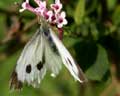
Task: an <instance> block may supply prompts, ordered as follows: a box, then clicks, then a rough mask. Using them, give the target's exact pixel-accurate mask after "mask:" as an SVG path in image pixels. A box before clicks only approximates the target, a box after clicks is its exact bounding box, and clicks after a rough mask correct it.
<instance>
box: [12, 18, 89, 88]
mask: <svg viewBox="0 0 120 96" xmlns="http://www.w3.org/2000/svg"><path fill="white" fill-rule="evenodd" d="M62 63H63V64H64V65H65V67H66V68H67V69H68V70H69V72H70V73H71V75H72V76H73V77H74V79H75V80H78V81H79V82H84V81H86V80H87V79H86V78H85V76H84V74H83V72H82V70H81V68H80V67H79V66H78V65H77V64H76V62H75V60H74V59H73V58H72V56H71V54H70V53H69V52H68V50H67V49H66V48H65V46H64V45H63V43H62V42H61V40H60V39H59V38H58V37H57V35H56V34H55V32H54V31H53V29H52V28H51V26H50V25H49V24H48V23H47V22H46V20H44V19H41V25H40V28H39V29H38V30H37V32H36V33H35V34H34V35H33V37H32V38H31V40H30V41H29V42H28V43H27V44H26V45H25V47H24V49H23V51H22V53H21V55H20V57H19V59H18V61H17V64H16V67H15V69H14V71H13V73H12V75H11V79H10V89H21V88H22V87H23V83H27V84H29V85H32V86H33V87H39V84H40V82H41V80H42V79H43V78H44V76H45V74H46V72H47V70H49V71H50V72H51V76H53V77H55V76H56V75H58V74H59V71H60V70H61V66H62Z"/></svg>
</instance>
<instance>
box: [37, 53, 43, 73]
mask: <svg viewBox="0 0 120 96" xmlns="http://www.w3.org/2000/svg"><path fill="white" fill-rule="evenodd" d="M44 64H45V53H44V52H43V56H42V61H40V62H39V63H38V64H37V66H36V67H37V69H38V70H39V71H40V70H41V69H42V68H43V65H44Z"/></svg>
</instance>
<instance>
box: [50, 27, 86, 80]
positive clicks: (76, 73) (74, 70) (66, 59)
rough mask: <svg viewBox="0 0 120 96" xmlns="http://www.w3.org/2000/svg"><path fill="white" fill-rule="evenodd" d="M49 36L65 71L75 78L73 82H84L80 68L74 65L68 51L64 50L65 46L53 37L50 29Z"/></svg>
mask: <svg viewBox="0 0 120 96" xmlns="http://www.w3.org/2000/svg"><path fill="white" fill-rule="evenodd" d="M50 35H51V37H52V39H53V42H54V43H55V45H56V47H57V49H58V51H59V54H60V56H61V58H62V61H63V63H64V65H65V66H66V67H67V69H68V70H69V71H70V73H71V75H72V76H73V77H74V78H75V80H78V81H79V82H84V81H86V80H87V79H86V78H85V76H84V75H83V72H82V70H81V69H80V67H79V66H78V65H77V64H76V63H75V61H74V59H73V58H72V56H71V55H70V53H69V52H68V50H67V49H66V48H65V46H64V45H63V44H62V42H61V41H60V40H59V39H58V37H57V36H56V35H55V33H54V32H53V30H52V29H50Z"/></svg>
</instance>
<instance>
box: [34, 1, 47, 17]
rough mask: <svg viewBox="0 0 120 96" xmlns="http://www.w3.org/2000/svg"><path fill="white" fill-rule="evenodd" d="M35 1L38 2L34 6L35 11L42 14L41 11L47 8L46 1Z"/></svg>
mask: <svg viewBox="0 0 120 96" xmlns="http://www.w3.org/2000/svg"><path fill="white" fill-rule="evenodd" d="M35 2H36V3H37V4H38V7H37V8H35V12H36V13H40V15H42V16H43V13H44V12H45V11H46V10H47V8H46V2H45V1H43V2H42V1H40V0H35Z"/></svg>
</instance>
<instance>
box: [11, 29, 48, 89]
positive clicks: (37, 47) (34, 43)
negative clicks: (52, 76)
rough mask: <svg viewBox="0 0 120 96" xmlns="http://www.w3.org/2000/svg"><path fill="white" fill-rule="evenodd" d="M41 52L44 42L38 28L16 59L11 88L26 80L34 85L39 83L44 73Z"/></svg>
mask: <svg viewBox="0 0 120 96" xmlns="http://www.w3.org/2000/svg"><path fill="white" fill-rule="evenodd" d="M43 54H44V44H43V41H42V35H41V32H40V30H38V31H37V32H36V33H35V35H34V36H33V37H32V39H31V40H30V41H29V42H28V43H27V44H26V46H25V47H24V49H23V51H22V53H21V56H20V57H19V59H18V62H17V65H16V68H15V71H14V72H13V73H14V74H13V75H12V76H11V82H10V83H11V85H10V86H11V88H17V87H16V86H17V83H19V82H20V83H21V82H22V83H24V82H26V83H28V84H30V85H33V86H34V87H36V86H37V85H38V83H40V81H41V80H42V79H43V77H44V75H45V73H46V67H45V64H44V63H45V61H44V60H45V56H44V55H43ZM18 87H19V86H18ZM20 87H21V86H20ZM18 89H19V88H18Z"/></svg>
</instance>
